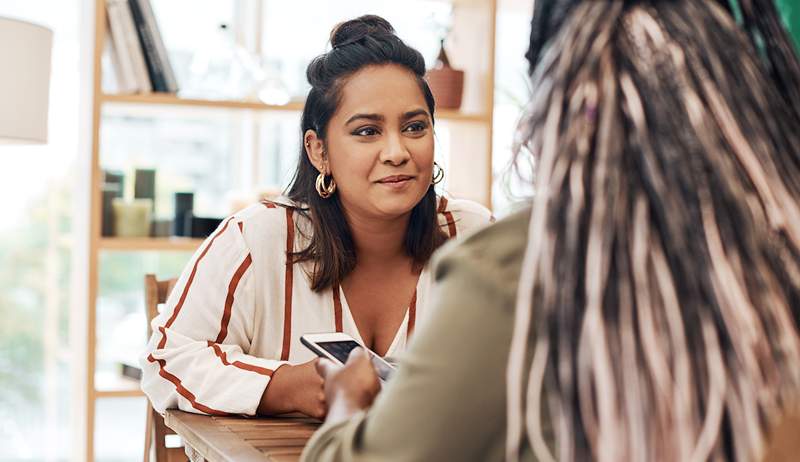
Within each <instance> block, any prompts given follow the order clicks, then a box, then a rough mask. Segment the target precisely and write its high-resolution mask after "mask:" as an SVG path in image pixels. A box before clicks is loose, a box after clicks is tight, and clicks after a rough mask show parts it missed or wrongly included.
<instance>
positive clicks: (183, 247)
mask: <svg viewBox="0 0 800 462" xmlns="http://www.w3.org/2000/svg"><path fill="white" fill-rule="evenodd" d="M203 240H204V239H193V238H188V237H137V238H122V237H104V238H102V239H100V248H101V249H103V250H116V251H137V250H172V251H177V252H181V251H184V252H193V251H195V250H197V248H198V247H200V244H202V243H203Z"/></svg>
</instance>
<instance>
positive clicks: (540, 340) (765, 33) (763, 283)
mask: <svg viewBox="0 0 800 462" xmlns="http://www.w3.org/2000/svg"><path fill="white" fill-rule="evenodd" d="M735 17H739V18H741V25H742V26H739V25H737V22H736V20H735V19H734V18H735ZM527 57H528V59H529V60H530V65H531V75H532V81H533V95H532V98H531V102H530V104H529V106H528V110H527V111H526V113H525V115H524V117H523V118H522V121H521V123H520V126H519V138H518V139H519V143H518V145H519V146H518V150H519V154H518V155H524V154H522V152H527V153H529V154H530V155H532V156H534V159H535V175H534V178H535V184H534V186H535V195H534V197H533V199H532V205H531V208H530V209H529V210H528V211H525V212H523V213H520V214H518V215H515V216H512V217H509V218H507V219H504V220H501V221H499V222H498V223H496V224H495V225H493V226H490V227H489V228H487V229H485V230H482V231H481V232H479V233H477V234H474V235H472V236H470V237H469V238H468V239H467V240H465V241H463V242H462V243H460V245H456V246H452V247H448V249H447V251H446V252H445V251H443V252H442V253H443V255H442V256H441V257H437V262H438V264H437V265H436V269H435V271H436V276H437V278H438V286H437V287H438V295H437V300H438V307H437V308H436V313H435V316H434V317H433V318H432V319H431V320H430V323H429V324H428V325H427V326H426V328H425V329H424V330H420V331H419V332H418V335H417V337H416V339H415V341H414V343H413V344H412V346H411V348H410V349H409V351H408V352H407V356H406V357H405V358H404V361H403V362H402V363H401V366H400V370H399V371H398V374H397V375H396V376H395V378H394V381H393V382H391V383H390V384H389V385H388V387H386V389H385V390H384V391H383V392H381V393H380V394H379V395H377V397H376V393H377V389H376V388H375V387H374V386H371V384H372V383H373V381H372V380H371V378H372V377H373V376H374V372H372V370H371V368H370V366H369V363H368V362H367V361H366V360H365V359H364V357H363V355H361V353H354V355H353V356H352V357H351V360H350V361H349V362H348V364H347V365H346V366H345V367H344V368H341V369H339V368H335V367H333V366H332V365H331V364H330V363H326V362H321V363H320V365H319V369H320V371H321V373H322V375H323V376H324V377H325V378H326V385H325V388H326V393H327V396H328V403H329V405H330V412H329V415H328V419H327V423H326V425H325V426H324V427H323V428H322V429H321V430H320V432H318V434H317V435H316V436H315V439H314V440H313V441H312V443H311V444H310V446H309V447H308V448H307V451H306V456H307V457H306V459H307V460H392V461H395V460H460V461H465V460H476V461H479V460H480V461H483V460H503V459H505V460H510V461H517V460H526V461H528V460H539V461H549V460H559V461H583V460H601V461H674V460H680V461H694V460H697V461H704V460H737V461H751V460H760V459H761V458H763V457H764V456H765V454H767V450H768V448H769V447H770V444H772V440H771V439H770V437H771V435H772V432H773V430H774V429H775V428H777V427H778V426H780V425H781V423H782V422H785V419H786V418H787V417H788V416H791V415H793V414H794V413H796V412H798V411H800V335H799V331H798V323H800V162H799V160H800V157H799V156H800V117H799V116H798V113H799V112H798V111H799V110H800V99H799V98H798V91H800V67H798V60H797V57H796V54H795V52H794V50H793V49H792V46H791V44H790V42H789V40H788V37H787V35H786V32H785V31H784V30H783V29H782V27H781V26H780V19H779V17H778V15H777V12H776V10H775V7H774V5H773V4H772V2H771V1H767V0H759V1H755V0H739V1H737V2H731V3H730V4H728V2H727V1H723V0H719V1H713V0H705V1H699V0H661V1H659V0H649V1H648V0H640V1H636V0H624V1H623V0H591V1H577V0H551V1H548V0H537V1H536V4H535V11H534V17H533V23H532V30H531V43H530V48H529V51H528V54H527ZM488 320H491V322H489V321H488ZM445 326H447V328H445ZM373 399H375V402H374V404H372V402H373ZM796 432H797V430H796V429H795V430H794V433H795V434H796ZM794 439H795V440H796V438H794ZM794 444H797V443H796V441H795V442H794ZM794 455H795V456H796V453H795V454H794Z"/></svg>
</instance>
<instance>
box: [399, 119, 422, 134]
mask: <svg viewBox="0 0 800 462" xmlns="http://www.w3.org/2000/svg"><path fill="white" fill-rule="evenodd" d="M426 128H428V124H427V123H425V122H423V121H421V120H418V121H416V122H411V123H410V124H408V125H406V128H405V130H404V131H407V132H421V131H423V130H425V129H426Z"/></svg>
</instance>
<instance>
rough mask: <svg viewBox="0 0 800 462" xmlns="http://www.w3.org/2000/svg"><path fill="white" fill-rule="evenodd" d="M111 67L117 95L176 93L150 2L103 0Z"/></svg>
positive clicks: (173, 79)
mask: <svg viewBox="0 0 800 462" xmlns="http://www.w3.org/2000/svg"><path fill="white" fill-rule="evenodd" d="M106 14H107V17H108V32H109V34H108V36H109V39H110V40H109V42H108V45H109V47H110V48H109V51H110V55H111V64H112V66H113V68H114V73H115V74H116V80H117V87H118V91H119V92H120V93H150V92H154V91H155V92H164V93H177V91H178V84H177V82H176V81H175V73H174V72H173V70H172V66H171V65H170V63H169V56H168V55H167V49H166V47H165V46H164V41H163V40H162V39H161V32H160V31H159V30H158V24H157V23H156V17H155V15H154V14H153V7H152V5H151V4H150V0H106Z"/></svg>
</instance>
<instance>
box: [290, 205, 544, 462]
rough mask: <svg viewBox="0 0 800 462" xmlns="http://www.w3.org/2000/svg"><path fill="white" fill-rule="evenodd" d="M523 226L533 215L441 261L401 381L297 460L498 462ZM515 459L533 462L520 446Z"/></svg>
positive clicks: (331, 428) (454, 249)
mask: <svg viewBox="0 0 800 462" xmlns="http://www.w3.org/2000/svg"><path fill="white" fill-rule="evenodd" d="M529 219H530V211H529V210H528V211H525V212H521V213H518V214H516V215H513V216H511V217H509V218H506V219H504V220H502V221H499V222H497V223H495V224H494V225H491V226H489V227H487V228H484V229H482V230H480V231H478V232H477V233H475V234H472V235H471V236H469V237H467V238H466V239H464V240H462V241H460V242H459V243H454V244H448V245H447V246H446V247H445V248H444V249H442V251H441V252H439V253H438V254H437V257H435V263H434V265H435V270H434V271H435V275H436V281H437V283H436V288H435V289H434V292H435V294H434V309H433V310H432V311H431V314H430V318H429V319H428V320H427V322H425V323H424V324H423V325H421V326H420V328H419V329H418V330H417V332H416V333H415V335H416V338H415V339H414V341H413V342H412V344H411V346H410V348H409V350H408V351H407V352H406V353H405V355H404V356H403V358H402V361H401V365H400V368H399V369H398V371H397V373H396V374H395V376H394V377H393V378H392V380H391V381H390V382H389V383H388V384H387V386H386V387H385V388H384V390H383V391H382V392H381V393H380V395H379V396H378V398H377V399H376V401H375V403H374V405H373V407H372V408H371V409H370V410H369V411H368V412H366V413H359V414H357V415H356V416H354V417H353V418H352V419H350V420H349V421H347V422H342V423H339V424H335V425H323V426H322V427H321V428H320V429H319V431H317V433H316V434H315V435H314V437H313V438H312V439H311V440H310V441H309V444H308V446H306V449H305V451H304V453H303V460H305V461H315V462H316V461H393V462H394V461H439V460H441V461H450V460H453V461H456V460H457V461H470V460H475V461H492V460H503V458H504V453H505V442H506V365H507V363H508V354H509V350H510V344H511V336H512V331H513V322H514V307H515V304H516V296H517V283H518V280H519V274H520V268H521V265H522V258H523V254H524V253H525V244H526V240H527V235H528V232H527V231H528V221H529ZM527 354H528V356H529V357H530V355H531V351H529V352H528V353H527ZM521 460H523V461H530V460H534V458H533V455H532V454H531V451H530V448H529V447H527V446H524V445H523V449H522V456H521Z"/></svg>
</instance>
